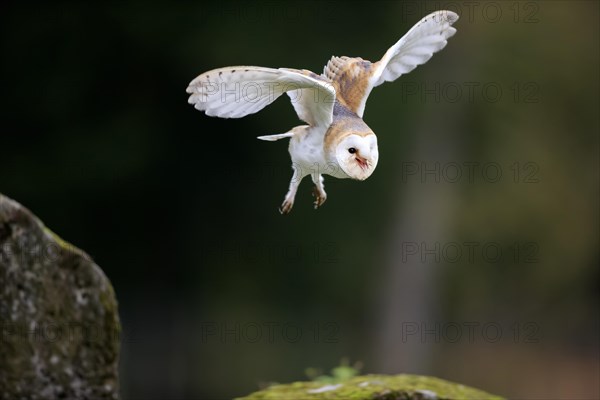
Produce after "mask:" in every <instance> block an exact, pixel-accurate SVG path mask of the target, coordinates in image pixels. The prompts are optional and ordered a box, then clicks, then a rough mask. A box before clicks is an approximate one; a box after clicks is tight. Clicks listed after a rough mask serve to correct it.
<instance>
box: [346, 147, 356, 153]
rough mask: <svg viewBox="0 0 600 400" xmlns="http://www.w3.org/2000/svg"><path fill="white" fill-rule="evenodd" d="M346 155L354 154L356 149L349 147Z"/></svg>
mask: <svg viewBox="0 0 600 400" xmlns="http://www.w3.org/2000/svg"><path fill="white" fill-rule="evenodd" d="M348 153H350V154H354V153H356V149H355V148H354V147H350V148H349V149H348Z"/></svg>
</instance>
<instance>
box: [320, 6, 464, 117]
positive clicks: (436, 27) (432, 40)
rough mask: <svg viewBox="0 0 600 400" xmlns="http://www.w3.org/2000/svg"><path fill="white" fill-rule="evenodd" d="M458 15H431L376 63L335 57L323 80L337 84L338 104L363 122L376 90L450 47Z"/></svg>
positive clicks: (326, 67)
mask: <svg viewBox="0 0 600 400" xmlns="http://www.w3.org/2000/svg"><path fill="white" fill-rule="evenodd" d="M457 19H458V15H456V14H455V13H453V12H452V11H436V12H434V13H431V14H429V15H428V16H426V17H425V18H423V19H422V20H421V21H419V22H418V23H417V24H416V25H415V26H413V27H412V28H411V29H410V30H409V31H408V33H407V34H406V35H404V36H403V37H402V38H401V39H400V40H399V41H398V42H396V44H394V45H393V46H392V47H390V49H389V50H388V51H387V52H386V53H385V54H384V56H383V58H382V59H381V60H379V61H377V62H376V63H371V62H369V61H366V60H363V59H362V58H349V57H332V58H331V60H330V61H329V63H328V64H327V65H326V66H325V69H324V71H323V76H324V77H325V78H328V79H329V80H331V82H332V83H333V85H334V87H335V89H336V91H337V93H338V100H339V101H340V103H342V104H343V105H344V106H346V107H347V108H348V109H350V110H351V111H353V112H355V113H356V114H357V115H358V116H359V117H361V118H362V116H363V114H364V111H365V105H366V102H367V98H368V97H369V94H370V93H371V90H373V88H374V87H375V86H379V85H381V84H382V83H383V82H391V81H394V80H396V79H398V78H399V77H400V76H401V75H402V74H406V73H408V72H410V71H412V70H413V69H415V68H416V67H417V66H419V65H421V64H424V63H426V62H427V61H428V60H429V59H430V58H431V56H433V54H434V53H436V52H438V51H440V50H441V49H443V48H444V47H445V46H446V43H447V39H448V38H449V37H451V36H452V35H454V33H455V32H456V29H454V28H453V27H452V26H451V25H452V24H453V23H454V22H456V20H457Z"/></svg>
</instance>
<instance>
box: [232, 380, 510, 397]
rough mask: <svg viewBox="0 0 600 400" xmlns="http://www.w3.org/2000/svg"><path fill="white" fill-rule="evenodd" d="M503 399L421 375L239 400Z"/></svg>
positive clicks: (311, 386) (272, 391)
mask: <svg viewBox="0 0 600 400" xmlns="http://www.w3.org/2000/svg"><path fill="white" fill-rule="evenodd" d="M313 399H314V400H333V399H339V400H367V399H368V400H454V399H456V400H458V399H460V400H487V399H493V400H501V399H502V397H500V396H495V395H491V394H489V393H486V392H483V391H481V390H478V389H473V388H470V387H467V386H464V385H461V384H458V383H453V382H448V381H445V380H443V379H438V378H433V377H429V376H419V375H395V376H389V375H363V376H357V377H354V378H352V379H349V380H347V381H343V382H340V383H334V384H331V383H329V384H325V383H322V382H294V383H290V384H286V385H274V386H271V387H269V388H267V389H264V390H261V391H259V392H255V393H252V394H251V395H249V396H246V397H241V398H239V399H238V400H313Z"/></svg>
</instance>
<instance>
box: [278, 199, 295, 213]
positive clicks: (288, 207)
mask: <svg viewBox="0 0 600 400" xmlns="http://www.w3.org/2000/svg"><path fill="white" fill-rule="evenodd" d="M293 206H294V202H293V201H288V200H285V201H284V202H283V204H281V207H279V213H280V214H282V215H285V214H289V212H290V211H292V207H293Z"/></svg>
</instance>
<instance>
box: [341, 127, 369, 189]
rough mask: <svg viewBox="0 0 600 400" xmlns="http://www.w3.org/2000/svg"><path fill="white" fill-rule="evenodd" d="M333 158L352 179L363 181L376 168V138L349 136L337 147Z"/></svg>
mask: <svg viewBox="0 0 600 400" xmlns="http://www.w3.org/2000/svg"><path fill="white" fill-rule="evenodd" d="M335 156H336V159H337V162H338V165H339V166H340V168H341V169H342V170H343V171H344V172H345V173H346V175H348V176H349V177H350V178H352V179H357V180H359V181H364V180H365V179H367V178H368V177H369V176H371V174H372V173H373V171H375V167H376V166H377V161H378V160H379V150H378V149H377V136H375V134H373V133H370V134H367V135H359V134H350V135H348V136H346V137H345V138H343V139H342V140H341V141H340V143H339V144H338V145H337V147H336V150H335Z"/></svg>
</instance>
